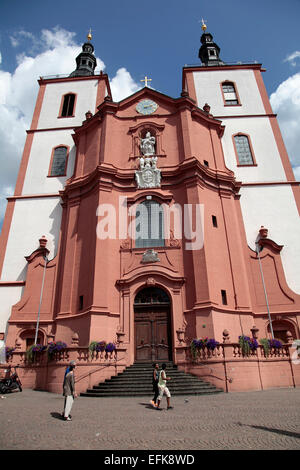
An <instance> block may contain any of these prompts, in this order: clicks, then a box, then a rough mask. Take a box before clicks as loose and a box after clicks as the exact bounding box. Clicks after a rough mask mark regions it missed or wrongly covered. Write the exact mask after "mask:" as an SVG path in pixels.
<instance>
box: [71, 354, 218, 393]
mask: <svg viewBox="0 0 300 470" xmlns="http://www.w3.org/2000/svg"><path fill="white" fill-rule="evenodd" d="M166 364H167V376H169V377H171V378H172V380H170V381H169V382H168V388H169V390H170V392H171V395H172V396H175V395H207V394H211V393H221V392H223V390H222V389H220V388H217V387H215V386H214V385H212V384H210V383H208V382H205V381H204V380H202V379H200V378H198V377H196V376H194V375H191V374H186V373H184V372H182V371H180V370H178V369H177V366H176V365H174V364H173V363H172V362H166ZM152 372H153V367H152V364H151V363H136V364H133V365H132V366H130V367H127V368H126V369H125V370H124V371H123V372H122V373H120V374H118V375H116V376H115V377H112V378H111V379H107V380H105V382H102V383H99V384H98V385H95V386H94V387H93V388H90V389H88V390H87V391H86V392H84V393H81V394H80V396H82V397H134V396H150V397H152V395H153V392H152Z"/></svg>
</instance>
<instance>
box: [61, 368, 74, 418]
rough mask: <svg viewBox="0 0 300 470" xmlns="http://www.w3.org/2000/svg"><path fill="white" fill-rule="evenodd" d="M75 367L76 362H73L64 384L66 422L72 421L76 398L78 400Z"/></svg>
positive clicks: (64, 415) (64, 414)
mask: <svg viewBox="0 0 300 470" xmlns="http://www.w3.org/2000/svg"><path fill="white" fill-rule="evenodd" d="M75 367H76V362H75V361H71V362H70V365H69V371H68V372H67V373H66V374H65V378H64V383H63V396H64V397H65V405H64V412H63V418H64V420H65V421H72V419H71V416H70V413H71V409H72V406H73V402H74V398H77V394H76V392H75V376H74V369H75Z"/></svg>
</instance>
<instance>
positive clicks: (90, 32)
mask: <svg viewBox="0 0 300 470" xmlns="http://www.w3.org/2000/svg"><path fill="white" fill-rule="evenodd" d="M87 40H88V41H91V40H92V28H90V30H89V33H88V35H87Z"/></svg>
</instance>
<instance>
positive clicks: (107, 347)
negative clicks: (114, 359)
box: [105, 343, 116, 352]
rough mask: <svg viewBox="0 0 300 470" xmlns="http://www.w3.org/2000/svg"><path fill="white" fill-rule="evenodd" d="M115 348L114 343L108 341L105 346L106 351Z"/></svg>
mask: <svg viewBox="0 0 300 470" xmlns="http://www.w3.org/2000/svg"><path fill="white" fill-rule="evenodd" d="M115 349H116V345H115V344H114V343H108V344H107V345H106V347H105V351H106V352H113V351H114V350H115Z"/></svg>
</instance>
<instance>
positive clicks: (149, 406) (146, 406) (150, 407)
mask: <svg viewBox="0 0 300 470" xmlns="http://www.w3.org/2000/svg"><path fill="white" fill-rule="evenodd" d="M139 405H141V406H144V407H145V408H148V409H149V410H154V408H153V406H152V405H150V403H139Z"/></svg>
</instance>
